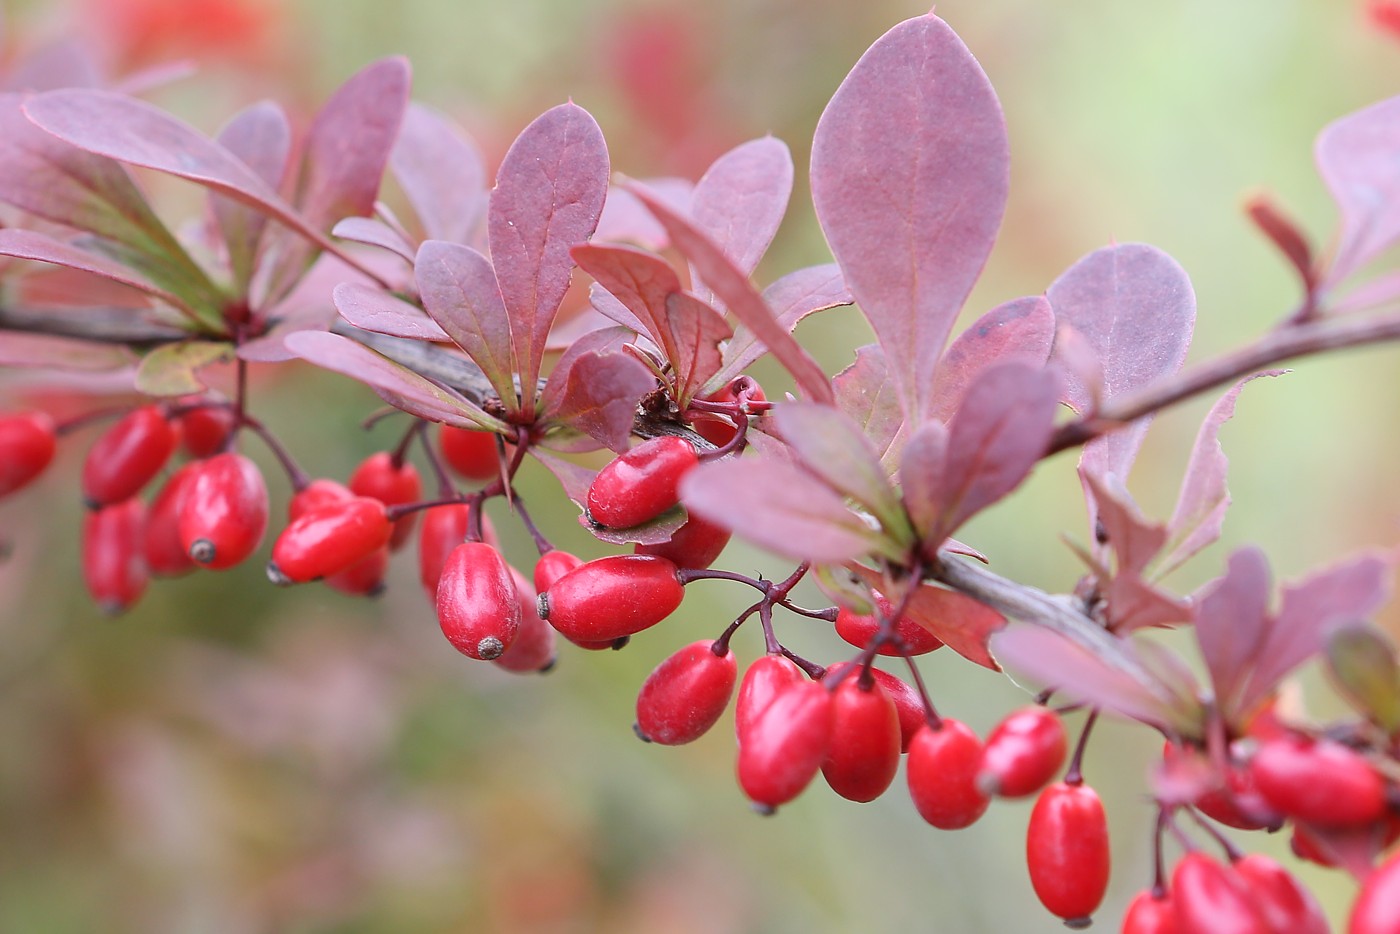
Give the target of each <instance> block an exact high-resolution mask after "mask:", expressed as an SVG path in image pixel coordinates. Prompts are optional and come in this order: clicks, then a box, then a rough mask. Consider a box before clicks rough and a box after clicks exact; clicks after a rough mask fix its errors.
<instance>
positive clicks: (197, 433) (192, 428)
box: [175, 405, 237, 458]
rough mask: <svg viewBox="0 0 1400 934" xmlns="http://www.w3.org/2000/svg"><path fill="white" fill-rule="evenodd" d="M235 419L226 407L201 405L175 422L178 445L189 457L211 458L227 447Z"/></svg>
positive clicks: (231, 410)
mask: <svg viewBox="0 0 1400 934" xmlns="http://www.w3.org/2000/svg"><path fill="white" fill-rule="evenodd" d="M236 421H237V419H236V417H235V416H234V414H233V409H231V408H229V407H228V406H226V405H201V406H200V407H199V408H195V409H190V410H189V411H187V412H184V413H183V414H181V415H180V417H179V418H177V419H176V420H175V422H176V424H177V425H178V426H179V429H180V445H181V447H183V448H184V449H185V453H187V454H189V456H190V457H194V458H204V457H213V456H214V455H215V454H218V453H219V452H220V451H222V450H223V449H224V448H225V447H227V446H228V439H229V435H231V434H233V427H234V425H235V423H236Z"/></svg>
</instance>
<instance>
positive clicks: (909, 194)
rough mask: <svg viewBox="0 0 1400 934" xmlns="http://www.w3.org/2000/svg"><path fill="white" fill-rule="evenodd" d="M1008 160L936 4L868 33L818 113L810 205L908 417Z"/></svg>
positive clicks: (991, 223)
mask: <svg viewBox="0 0 1400 934" xmlns="http://www.w3.org/2000/svg"><path fill="white" fill-rule="evenodd" d="M1009 161H1010V157H1009V152H1008V146H1007V139H1006V125H1005V122H1004V121H1003V119H1002V114H1001V106H1000V104H998V102H997V99H996V94H995V93H994V92H993V90H992V86H991V84H990V83H989V82H988V81H987V76H986V75H985V74H984V73H983V72H982V69H981V67H980V66H979V65H978V64H977V61H976V59H974V58H973V57H972V53H970V52H969V51H968V50H967V47H966V46H964V45H963V43H962V40H960V39H959V38H958V37H957V35H956V34H954V32H953V30H952V29H950V28H949V27H948V25H947V24H946V23H944V22H943V21H942V20H940V19H938V18H937V17H935V16H933V15H932V14H929V15H927V16H921V17H918V18H917V19H911V20H906V21H905V22H903V23H900V24H899V25H898V26H896V27H894V28H893V29H891V30H890V31H889V32H887V33H886V34H885V35H884V36H882V37H881V38H880V39H879V40H878V41H876V43H875V44H874V45H873V46H871V48H870V49H869V51H867V52H866V53H865V55H864V56H862V57H861V59H860V61H859V62H857V63H856V66H855V68H854V69H853V70H852V71H851V73H850V75H848V76H847V77H846V80H845V81H844V82H843V83H842V84H841V87H840V88H839V89H838V90H837V92H836V95H835V96H834V97H833V98H832V99H831V103H830V104H828V105H827V107H826V111H825V112H824V113H823V114H822V117H821V121H820V122H819V123H818V124H817V131H816V137H815V138H814V140H813V142H812V174H811V184H812V200H813V203H814V204H815V205H816V209H817V219H818V220H819V221H820V222H821V226H822V230H823V231H825V233H826V238H827V242H828V243H829V244H830V245H831V251H832V253H834V254H835V256H836V261H837V262H838V263H840V264H841V270H842V272H843V273H844V274H845V276H846V282H847V283H848V284H849V285H850V287H851V293H852V294H853V295H854V296H855V300H856V304H858V305H859V306H860V308H861V310H862V311H863V312H864V313H865V316H866V317H867V318H869V319H870V323H871V325H872V326H873V327H874V329H875V335H876V337H877V338H878V339H879V341H880V345H881V346H882V347H883V348H884V350H885V354H886V356H887V357H888V358H889V361H890V372H891V374H892V376H893V378H894V381H895V385H896V386H897V387H898V389H899V394H900V398H901V400H902V401H903V404H904V409H905V412H906V414H907V415H908V421H909V422H910V423H911V424H915V425H917V424H919V423H921V422H923V421H924V420H925V419H926V418H927V417H928V410H929V404H930V400H931V398H932V395H933V377H934V370H935V367H936V365H937V362H938V358H939V355H940V354H941V353H942V351H943V345H944V344H945V343H946V342H947V339H948V332H949V331H950V330H951V328H952V326H953V321H954V319H955V318H956V317H957V315H958V312H959V310H960V309H961V308H962V306H963V302H964V301H965V300H966V299H967V295H968V292H969V291H971V289H972V286H973V283H974V282H975V281H976V280H977V276H978V275H979V274H980V273H981V271H982V267H983V265H984V264H985V263H986V260H987V255H988V254H989V253H990V252H991V248H992V243H993V241H994V240H995V239H996V232H997V228H998V227H999V226H1000V224H1001V217H1002V212H1003V210H1004V208H1005V205H1006V191H1007V180H1008V173H1009V169H1008V166H1009Z"/></svg>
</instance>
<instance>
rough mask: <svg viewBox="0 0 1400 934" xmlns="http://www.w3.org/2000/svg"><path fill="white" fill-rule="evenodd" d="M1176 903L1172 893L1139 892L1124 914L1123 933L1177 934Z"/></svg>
mask: <svg viewBox="0 0 1400 934" xmlns="http://www.w3.org/2000/svg"><path fill="white" fill-rule="evenodd" d="M1178 930H1179V929H1178V927H1177V923H1176V904H1175V903H1174V902H1173V901H1172V898H1171V896H1170V895H1166V894H1164V895H1163V896H1162V897H1161V898H1157V897H1156V896H1154V895H1153V894H1152V892H1151V891H1144V892H1139V893H1137V895H1136V896H1134V897H1133V900H1132V901H1131V902H1129V903H1128V910H1127V912H1126V913H1125V914H1124V915H1123V930H1122V934H1177V931H1178Z"/></svg>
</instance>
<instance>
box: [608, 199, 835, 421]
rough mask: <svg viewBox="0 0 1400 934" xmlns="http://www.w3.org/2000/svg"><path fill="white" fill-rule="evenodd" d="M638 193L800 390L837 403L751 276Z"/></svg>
mask: <svg viewBox="0 0 1400 934" xmlns="http://www.w3.org/2000/svg"><path fill="white" fill-rule="evenodd" d="M630 187H631V190H632V193H633V194H635V195H636V196H637V197H638V198H640V199H641V200H642V203H643V204H645V205H646V206H647V207H648V208H649V209H650V210H651V213H652V214H654V215H655V216H656V219H657V220H659V221H660V222H661V225H662V226H663V227H665V228H666V232H667V234H669V235H670V237H671V242H672V243H674V244H675V245H676V248H677V249H679V250H680V251H681V252H682V253H683V254H685V257H686V259H688V260H690V262H691V264H692V265H693V266H694V267H695V269H696V270H697V271H698V272H699V273H700V275H701V276H703V277H704V279H705V281H706V282H707V283H708V284H709V286H710V288H712V289H714V291H715V294H716V295H718V296H719V298H720V300H721V301H723V302H724V304H725V305H727V306H728V308H729V310H730V311H732V312H733V313H734V315H735V317H737V318H738V319H739V321H740V322H742V323H743V324H745V325H747V326H748V327H749V328H750V329H751V330H752V331H753V332H754V334H755V335H756V336H757V338H758V339H759V340H760V341H762V342H763V343H764V344H765V345H767V347H768V350H769V351H770V352H771V353H772V354H773V356H774V357H776V358H777V360H778V362H779V363H781V364H782V365H783V366H784V367H785V368H786V369H787V371H788V372H789V373H791V374H792V376H793V379H794V380H796V382H797V386H798V388H799V389H801V390H802V391H803V392H804V393H805V394H806V395H807V396H808V398H809V399H810V400H811V401H813V402H826V403H830V402H831V401H832V400H833V398H834V397H833V395H832V391H831V384H830V382H829V381H828V380H827V378H826V374H824V373H823V372H822V369H821V367H820V366H818V365H817V362H816V361H815V360H813V359H812V357H811V355H810V354H808V353H807V351H806V350H805V349H803V347H802V345H800V344H798V343H797V341H796V340H795V339H793V336H792V335H791V334H789V333H788V331H787V329H786V328H785V327H783V326H782V325H781V324H780V323H778V321H777V320H776V319H775V318H774V316H773V310H772V309H771V308H769V307H768V305H767V303H765V302H764V300H763V296H761V295H759V293H758V290H757V289H755V288H754V287H753V283H752V282H750V281H749V279H748V276H746V275H745V274H744V273H742V272H740V271H739V270H738V269H736V268H735V267H734V264H733V263H731V262H730V261H729V260H728V258H727V257H725V255H724V253H723V252H722V251H721V250H720V249H719V247H717V246H716V245H715V244H714V243H713V242H711V240H710V239H709V237H707V236H706V235H705V234H704V233H703V232H702V231H700V230H698V229H697V228H696V227H695V226H694V224H692V223H691V222H690V221H689V220H687V219H685V218H684V217H682V216H681V215H680V214H678V213H676V212H675V211H674V210H673V209H672V208H670V207H669V206H668V205H666V204H665V203H663V202H662V201H661V199H660V198H658V197H657V196H656V195H655V194H654V193H653V192H649V191H647V190H646V189H645V188H643V187H641V186H639V185H636V184H633V185H631V186H630Z"/></svg>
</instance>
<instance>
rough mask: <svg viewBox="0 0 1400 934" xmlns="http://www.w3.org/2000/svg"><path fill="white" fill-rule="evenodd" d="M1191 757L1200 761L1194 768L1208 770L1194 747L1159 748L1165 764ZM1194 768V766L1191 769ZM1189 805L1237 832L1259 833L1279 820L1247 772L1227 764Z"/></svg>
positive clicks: (1202, 755) (1273, 825)
mask: <svg viewBox="0 0 1400 934" xmlns="http://www.w3.org/2000/svg"><path fill="white" fill-rule="evenodd" d="M1190 757H1195V758H1197V759H1200V760H1202V761H1201V762H1200V763H1197V765H1200V766H1201V767H1209V765H1208V763H1207V762H1206V760H1205V757H1204V753H1202V752H1200V751H1198V750H1197V749H1195V748H1194V747H1190V746H1187V747H1182V746H1177V745H1174V744H1173V743H1171V742H1167V743H1164V744H1163V746H1162V758H1163V759H1164V760H1166V761H1167V762H1168V763H1171V762H1172V761H1173V760H1175V759H1178V758H1190ZM1192 767H1193V768H1194V767H1196V766H1195V765H1193V766H1192ZM1193 804H1194V805H1195V807H1196V809H1197V810H1199V811H1200V812H1201V813H1202V814H1204V815H1206V816H1207V817H1209V818H1211V819H1212V820H1217V821H1219V822H1220V823H1222V824H1225V825H1226V826H1228V827H1235V828H1238V829H1240V830H1261V829H1263V828H1265V827H1277V826H1279V825H1280V823H1281V822H1282V820H1283V818H1282V817H1281V816H1280V815H1279V814H1278V813H1277V812H1276V811H1274V810H1273V809H1272V808H1271V807H1269V805H1268V803H1267V802H1265V801H1264V799H1263V798H1262V797H1260V795H1259V792H1258V791H1257V790H1255V788H1254V779H1253V778H1252V777H1251V776H1250V773H1249V770H1248V769H1245V768H1241V767H1237V766H1235V765H1233V764H1229V765H1227V766H1226V767H1225V771H1224V775H1223V777H1221V778H1220V780H1219V784H1218V785H1217V787H1214V788H1211V789H1210V790H1208V791H1206V792H1204V793H1203V794H1201V796H1200V797H1198V798H1197V799H1196V800H1195V801H1194V802H1193Z"/></svg>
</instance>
